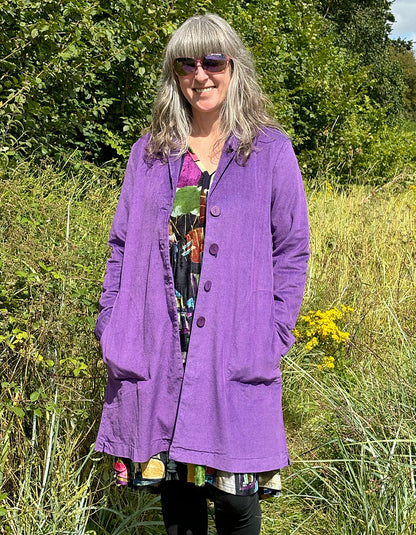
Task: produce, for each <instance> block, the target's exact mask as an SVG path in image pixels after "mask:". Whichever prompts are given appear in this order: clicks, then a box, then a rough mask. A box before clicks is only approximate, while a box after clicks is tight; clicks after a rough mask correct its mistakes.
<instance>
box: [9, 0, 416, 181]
mask: <svg viewBox="0 0 416 535" xmlns="http://www.w3.org/2000/svg"><path fill="white" fill-rule="evenodd" d="M390 3H391V2H389V1H387V0H368V1H366V2H357V1H355V0H349V1H348V2H347V3H346V4H345V6H346V7H344V3H343V2H338V1H335V0H334V1H333V2H324V0H321V1H320V2H318V4H316V3H315V0H305V1H302V0H293V1H289V0H272V1H269V0H251V1H249V0H229V1H228V2H225V1H224V0H199V1H198V0H193V1H191V2H189V1H188V2H187V1H185V0H161V1H160V2H158V3H156V2H145V0H117V1H116V0H66V1H63V0H60V1H56V0H34V1H30V0H4V1H3V3H2V6H1V8H0V24H1V26H2V30H3V32H2V35H1V36H0V69H1V71H0V125H1V130H0V164H1V163H3V165H7V163H8V162H13V160H15V159H21V158H25V157H31V158H33V157H35V158H38V159H39V158H40V157H49V158H53V159H55V160H61V159H64V160H65V161H66V160H67V159H71V160H73V159H77V158H78V159H81V158H82V159H87V160H89V161H92V162H94V163H103V162H105V161H108V160H112V159H116V160H119V161H124V160H125V159H126V157H127V155H128V152H129V149H130V146H131V144H132V143H133V142H134V141H135V140H136V139H137V137H138V136H139V135H140V132H141V131H142V129H143V128H144V127H146V126H147V125H148V122H149V117H150V114H151V107H152V103H153V100H154V96H155V92H156V87H157V80H158V73H159V67H160V59H161V53H162V50H163V48H164V46H165V44H166V42H167V39H168V38H169V36H170V34H171V33H172V31H173V30H174V29H175V28H176V27H177V26H178V25H179V24H180V23H181V22H182V21H183V20H184V19H185V18H187V17H188V16H190V15H192V14H194V13H197V12H199V13H200V12H206V11H211V12H217V13H219V14H220V15H222V16H223V17H225V18H226V19H227V20H229V22H230V23H231V24H232V26H233V27H234V28H236V30H237V31H238V32H239V33H240V34H241V36H242V38H243V40H244V42H245V44H246V45H247V46H248V47H249V48H250V49H251V50H252V52H253V55H254V57H255V60H256V64H257V68H258V72H259V77H260V81H261V84H262V86H263V87H264V89H265V92H266V93H267V94H268V95H269V97H270V99H271V101H272V104H273V107H274V110H275V114H276V118H277V119H278V120H279V121H280V122H281V123H282V124H283V126H284V127H285V128H286V129H287V131H288V132H289V133H290V134H291V135H292V137H293V142H294V145H295V148H296V149H297V151H298V154H299V156H300V160H301V163H302V167H303V172H304V174H305V176H306V177H307V178H315V177H317V176H318V175H319V174H320V173H321V171H322V170H323V169H328V168H331V169H332V170H333V171H334V173H335V175H336V176H337V177H338V179H340V180H345V179H347V178H348V179H352V178H356V177H359V176H360V174H361V173H362V170H363V169H362V165H364V160H362V159H361V160H360V159H359V158H354V159H353V160H351V158H350V151H351V146H352V139H350V138H354V137H355V134H354V133H353V132H352V131H351V125H352V124H354V125H355V126H354V132H357V131H358V130H360V129H362V130H363V131H364V130H365V129H366V128H365V127H366V124H367V123H366V122H367V121H368V119H369V118H370V119H371V124H372V128H373V129H375V130H372V134H371V135H372V137H371V139H372V140H374V139H375V136H377V135H378V134H377V132H379V133H380V135H381V136H382V137H383V139H384V140H385V141H384V142H385V143H389V139H388V135H387V134H386V129H383V128H381V127H380V125H381V124H383V121H388V120H389V119H391V117H392V112H393V111H394V116H397V114H398V112H399V110H400V109H401V107H403V95H402V93H401V91H402V86H401V85H400V84H401V80H402V78H401V77H400V76H399V74H400V73H401V72H402V70H401V68H400V69H399V68H398V67H397V65H398V62H397V60H396V59H394V58H393V57H392V54H391V53H390V52H389V55H388V56H386V55H385V54H384V52H385V48H386V47H385V43H386V42H387V41H386V39H387V38H386V32H388V29H389V21H390V18H389V17H390V12H389V6H390ZM346 15H348V16H346ZM344 16H346V18H345V17H344ZM343 17H344V18H343ZM370 30H371V32H373V33H371V32H370ZM369 32H370V33H369ZM357 51H358V53H357ZM397 73H399V74H397ZM383 108H386V110H387V111H385V110H384V109H383ZM328 132H330V133H331V146H332V147H333V149H334V150H332V151H331V152H329V151H328V150H327V149H328V139H329V138H328V135H327V133H328ZM386 135H387V137H386ZM378 141H380V139H379V140H378ZM368 147H369V150H371V143H370V144H369V145H368ZM358 148H359V147H358ZM353 150H355V147H353ZM354 154H355V153H354ZM75 155H77V156H75ZM329 157H331V158H335V160H331V161H327V158H329ZM406 158H407V156H406ZM410 159H411V158H410ZM407 160H409V158H407ZM407 160H406V161H407ZM379 172H381V171H380V170H377V166H376V167H374V173H373V174H374V176H375V177H376V175H377V173H379ZM345 173H346V174H345Z"/></svg>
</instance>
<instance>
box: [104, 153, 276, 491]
mask: <svg viewBox="0 0 416 535" xmlns="http://www.w3.org/2000/svg"><path fill="white" fill-rule="evenodd" d="M214 174H215V173H212V174H211V175H210V174H209V173H208V171H207V170H206V169H205V168H204V166H203V165H202V163H201V162H200V161H199V159H198V157H197V156H196V155H195V154H194V153H193V152H192V151H191V150H189V151H188V152H187V153H186V154H185V156H184V158H183V162H182V169H181V173H180V176H179V180H178V185H177V189H176V194H175V200H174V204H173V209H172V213H171V217H170V221H169V247H170V261H171V266H172V272H173V279H174V287H175V295H176V303H177V309H178V320H179V336H180V344H181V351H182V358H183V362H184V366H186V357H187V353H188V347H189V340H190V336H191V330H192V320H193V316H194V310H195V303H196V299H197V294H198V284H199V277H200V273H201V265H202V259H203V251H204V230H205V214H206V202H207V196H208V192H209V188H210V185H211V182H212V179H213V177H214ZM115 472H116V478H117V483H118V484H120V485H130V486H133V487H140V488H143V487H148V488H149V490H150V488H152V489H154V488H155V487H156V488H157V486H158V484H159V483H160V482H161V481H162V480H164V479H166V480H172V479H179V480H183V481H188V482H191V483H194V484H196V485H199V486H201V485H204V484H206V483H209V484H211V485H214V486H215V487H217V488H219V489H220V490H223V491H225V492H228V493H230V494H235V495H250V494H254V493H255V492H257V491H259V494H260V496H261V497H263V498H264V497H269V496H277V495H279V494H280V492H281V480H280V471H279V470H273V471H270V472H262V473H259V474H237V473H232V472H225V471H223V470H217V469H214V468H210V467H205V466H198V465H191V464H183V463H179V462H176V461H174V460H173V459H169V457H168V453H167V452H161V453H159V454H158V455H155V456H154V457H152V458H151V459H149V461H148V462H147V463H133V462H132V461H131V460H129V459H116V461H115Z"/></svg>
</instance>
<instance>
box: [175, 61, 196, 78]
mask: <svg viewBox="0 0 416 535" xmlns="http://www.w3.org/2000/svg"><path fill="white" fill-rule="evenodd" d="M195 65H196V63H195V60H194V58H177V59H175V61H174V62H173V68H174V69H175V72H176V73H177V74H179V76H186V75H187V74H191V73H192V72H194V70H195Z"/></svg>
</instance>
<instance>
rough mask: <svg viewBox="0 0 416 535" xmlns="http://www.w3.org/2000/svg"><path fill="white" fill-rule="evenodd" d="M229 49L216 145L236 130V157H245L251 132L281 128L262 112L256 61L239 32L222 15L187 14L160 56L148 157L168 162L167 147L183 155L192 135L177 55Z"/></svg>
mask: <svg viewBox="0 0 416 535" xmlns="http://www.w3.org/2000/svg"><path fill="white" fill-rule="evenodd" d="M213 53H222V54H227V55H228V56H229V57H230V59H231V62H230V63H231V68H232V73H231V80H230V85H229V87H228V92H227V96H226V99H225V101H224V103H223V105H222V108H221V112H220V130H221V137H220V139H219V140H218V141H217V143H218V145H221V144H222V143H224V141H225V140H226V139H227V138H228V137H229V136H230V135H231V134H234V135H235V136H236V137H237V139H238V140H239V148H238V156H239V158H240V159H241V160H242V161H243V162H244V161H246V160H247V158H248V157H249V155H250V152H251V150H252V145H253V141H254V139H255V137H256V136H257V135H258V134H259V133H260V132H261V130H262V129H263V128H264V127H272V128H277V129H278V130H280V131H283V129H282V127H281V126H280V125H279V124H278V123H277V122H276V121H275V120H274V119H272V118H271V117H270V116H269V115H268V114H267V112H266V105H267V102H268V101H267V99H266V97H265V96H264V95H263V93H262V91H261V89H260V86H259V85H258V83H257V77H256V72H255V68H254V61H253V58H252V56H251V54H250V52H249V51H248V50H247V49H246V48H245V46H244V45H243V43H242V41H241V39H240V37H239V36H238V35H237V33H236V32H235V31H234V30H233V29H232V28H231V26H230V25H229V24H228V22H226V21H225V20H224V19H222V18H221V17H220V16H218V15H215V14H212V13H208V14H206V15H196V16H194V17H190V18H189V19H187V20H186V21H185V22H184V23H183V24H182V25H181V26H180V27H179V28H178V29H177V30H176V31H175V32H174V33H173V34H172V36H171V38H170V40H169V43H168V44H167V46H166V48H165V52H164V55H163V64H162V74H161V77H160V82H159V90H158V94H157V98H156V101H155V104H154V109H153V117H152V123H151V126H150V134H151V136H150V140H149V144H148V147H147V152H148V156H149V157H151V158H160V159H161V160H162V161H166V160H167V158H168V157H169V156H170V154H171V152H175V153H177V154H178V155H181V154H184V153H185V152H186V151H187V149H188V139H189V136H190V134H191V124H192V109H191V106H190V104H189V103H188V101H187V100H186V99H185V97H184V96H183V94H182V91H181V89H180V86H179V82H178V80H177V76H176V74H175V73H174V71H173V61H174V59H175V58H178V57H195V58H201V57H203V56H204V55H207V54H213Z"/></svg>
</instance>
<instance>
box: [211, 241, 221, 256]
mask: <svg viewBox="0 0 416 535" xmlns="http://www.w3.org/2000/svg"><path fill="white" fill-rule="evenodd" d="M219 248H220V247H219V245H218V243H211V245H210V246H209V252H210V254H212V255H213V256H217V254H218V250H219Z"/></svg>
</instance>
